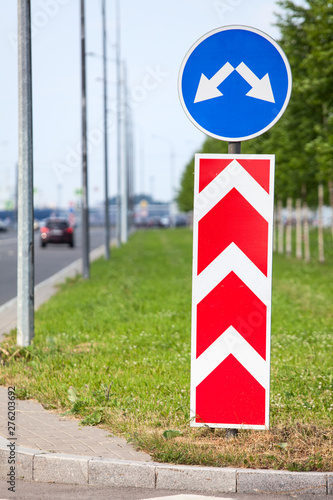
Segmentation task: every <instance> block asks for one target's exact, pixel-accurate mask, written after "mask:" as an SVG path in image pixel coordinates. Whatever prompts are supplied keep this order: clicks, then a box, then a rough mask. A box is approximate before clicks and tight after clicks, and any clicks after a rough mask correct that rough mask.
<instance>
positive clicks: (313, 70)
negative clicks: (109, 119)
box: [178, 0, 333, 209]
mask: <svg viewBox="0 0 333 500" xmlns="http://www.w3.org/2000/svg"><path fill="white" fill-rule="evenodd" d="M278 4H279V5H280V7H281V8H282V13H281V14H280V15H278V16H277V21H276V25H277V26H278V27H279V29H280V40H279V45H280V46H281V47H282V49H283V50H284V52H285V53H286V56H287V58H288V60H289V63H290V66H291V71H292V76H293V90H292V95H291V99H290V102H289V105H288V107H287V110H286V111H285V113H284V115H283V116H282V117H281V119H280V120H279V121H278V122H277V123H276V124H275V125H274V127H272V128H271V129H270V130H268V131H267V132H266V133H265V134H263V135H261V136H259V137H257V138H255V139H252V140H250V141H245V142H243V143H242V153H248V154H250V153H254V154H275V155H276V176H275V195H276V197H277V198H280V199H283V200H285V199H286V198H287V197H288V196H292V197H305V196H306V198H307V200H308V202H309V203H310V204H314V203H315V200H316V199H317V185H318V182H325V181H329V180H332V179H333V131H332V130H333V64H332V63H333V2H332V1H327V0H307V1H306V2H305V3H304V4H303V5H299V4H298V3H297V2H295V1H289V0H283V1H279V2H278ZM203 152H205V153H226V152H227V144H226V143H225V142H222V141H217V140H215V139H211V138H208V139H207V140H206V141H205V143H204V145H203ZM190 170H191V172H192V173H191V177H190V176H189V173H188V172H187V171H190ZM188 177H190V179H189V178H188ZM185 178H186V179H187V180H186V182H184V184H183V183H182V185H181V189H180V192H179V196H178V200H180V199H183V198H185V197H186V200H187V204H186V209H191V208H192V207H193V161H192V162H190V163H189V164H188V165H187V167H186V169H185V172H184V176H183V179H184V180H185ZM189 180H191V181H192V182H189ZM186 189H191V192H190V193H189V194H187V196H185V194H184V193H183V191H184V190H186Z"/></svg>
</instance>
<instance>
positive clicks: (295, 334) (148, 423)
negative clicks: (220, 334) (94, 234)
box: [0, 229, 333, 470]
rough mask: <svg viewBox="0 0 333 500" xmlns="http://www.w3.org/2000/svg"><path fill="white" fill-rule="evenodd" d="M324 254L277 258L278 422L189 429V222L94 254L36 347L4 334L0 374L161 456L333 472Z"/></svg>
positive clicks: (23, 392)
mask: <svg viewBox="0 0 333 500" xmlns="http://www.w3.org/2000/svg"><path fill="white" fill-rule="evenodd" d="M326 256H327V261H326V263H325V264H323V265H319V264H317V263H315V262H311V263H310V264H304V263H302V262H299V261H296V259H293V258H290V259H287V258H285V257H283V256H275V258H274V266H273V314H272V364H271V429H270V431H265V432H263V431H245V430H244V431H240V433H239V436H238V438H237V439H226V438H225V432H224V431H223V430H219V431H218V430H215V432H214V431H212V430H210V429H206V428H201V429H193V428H190V427H189V418H190V416H189V384H190V321H191V261H192V233H191V232H190V230H187V229H175V230H165V231H164V230H152V231H147V232H144V231H139V232H137V233H135V234H134V235H133V236H132V237H131V239H130V242H129V243H128V244H127V245H125V246H123V247H122V248H121V249H113V250H112V256H111V260H110V261H109V262H105V261H104V259H100V260H98V261H97V262H95V263H94V264H93V265H92V269H91V279H90V280H88V281H84V280H82V279H81V278H77V279H74V280H70V281H68V282H67V284H66V285H64V286H62V287H61V290H60V292H59V293H58V294H57V295H56V296H54V297H53V298H52V299H51V300H50V301H49V302H48V303H47V304H44V305H43V306H42V307H41V308H40V310H39V311H38V312H37V314H36V325H35V330H36V333H35V339H34V342H33V345H32V346H30V347H28V348H22V349H17V348H16V347H15V345H14V335H13V333H12V334H11V336H10V337H8V339H7V340H6V341H5V342H3V343H2V345H1V366H0V383H1V384H2V385H6V384H15V385H16V387H17V394H18V396H19V397H21V398H31V397H33V398H35V399H37V400H38V401H40V402H41V403H42V404H43V405H44V406H45V407H46V408H50V409H56V410H60V411H62V412H68V413H71V414H74V415H76V416H77V417H78V418H79V419H80V420H81V421H83V422H84V423H85V424H90V425H96V424H99V425H103V426H105V427H107V428H108V429H110V430H111V431H112V432H113V433H115V434H119V435H124V436H125V437H126V438H127V439H129V440H131V441H132V442H134V443H135V444H136V445H137V446H140V447H141V448H142V449H144V450H146V451H148V452H149V453H150V454H151V455H152V456H153V458H154V459H155V460H160V461H164V462H167V461H169V462H173V463H186V464H202V465H213V466H235V467H261V468H267V467H270V468H277V469H288V470H333V457H332V449H333V431H332V419H333V400H332V389H333V372H332V345H333V339H332V330H333V328H332V323H333V321H332V319H333V318H332V302H333V285H332V283H333V255H332V244H331V248H330V250H329V251H327V252H326ZM167 430H176V431H179V432H178V433H165V431H167ZM163 434H164V436H163Z"/></svg>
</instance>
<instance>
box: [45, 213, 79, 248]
mask: <svg viewBox="0 0 333 500" xmlns="http://www.w3.org/2000/svg"><path fill="white" fill-rule="evenodd" d="M48 243H67V244H68V245H69V246H70V247H71V248H73V247H74V229H73V227H72V226H71V225H70V224H69V222H68V221H67V219H63V218H58V217H57V218H56V217H54V218H52V219H47V220H46V222H45V224H44V225H43V226H42V227H41V228H40V246H41V247H46V245H47V244H48Z"/></svg>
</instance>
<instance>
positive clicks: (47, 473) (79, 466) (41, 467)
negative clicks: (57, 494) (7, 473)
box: [33, 453, 89, 484]
mask: <svg viewBox="0 0 333 500" xmlns="http://www.w3.org/2000/svg"><path fill="white" fill-rule="evenodd" d="M88 463H89V457H82V456H78V455H66V454H60V453H46V454H38V455H35V456H34V462H33V480H34V481H39V482H42V483H58V484H59V483H60V484H61V483H65V484H88Z"/></svg>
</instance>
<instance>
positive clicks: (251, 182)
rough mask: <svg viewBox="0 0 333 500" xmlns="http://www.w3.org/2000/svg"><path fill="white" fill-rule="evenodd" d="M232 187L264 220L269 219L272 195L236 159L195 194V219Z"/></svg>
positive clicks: (203, 214) (198, 218)
mask: <svg viewBox="0 0 333 500" xmlns="http://www.w3.org/2000/svg"><path fill="white" fill-rule="evenodd" d="M232 188H236V189H237V191H239V193H240V194H241V195H242V196H243V197H244V198H245V199H246V200H247V201H248V202H249V203H250V204H251V205H252V206H253V207H254V208H255V209H256V210H257V211H258V212H259V213H260V215H261V216H262V217H263V218H264V219H265V220H267V221H268V220H270V219H271V210H272V207H271V206H272V202H271V200H272V196H271V195H270V194H268V193H267V191H265V189H264V188H262V187H261V186H260V184H258V182H257V181H256V180H255V179H254V178H253V177H252V176H251V175H250V174H249V173H248V172H247V171H246V170H245V169H244V168H243V167H242V166H241V165H240V164H239V163H238V162H237V161H236V160H233V161H232V162H231V163H230V165H228V166H227V167H226V168H225V169H224V170H223V171H222V172H221V173H220V174H219V175H218V176H217V177H215V179H214V180H212V181H211V182H210V183H209V184H208V186H206V187H205V189H203V190H202V191H201V192H200V193H199V194H197V196H196V197H195V205H194V214H195V219H196V220H197V221H199V220H200V219H201V218H202V217H204V216H205V215H206V214H207V213H208V212H209V211H210V210H211V209H212V208H213V207H214V206H215V205H216V204H217V203H218V202H219V201H220V200H221V199H222V198H223V197H224V196H225V195H226V194H228V193H229V191H230V190H231V189H232Z"/></svg>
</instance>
